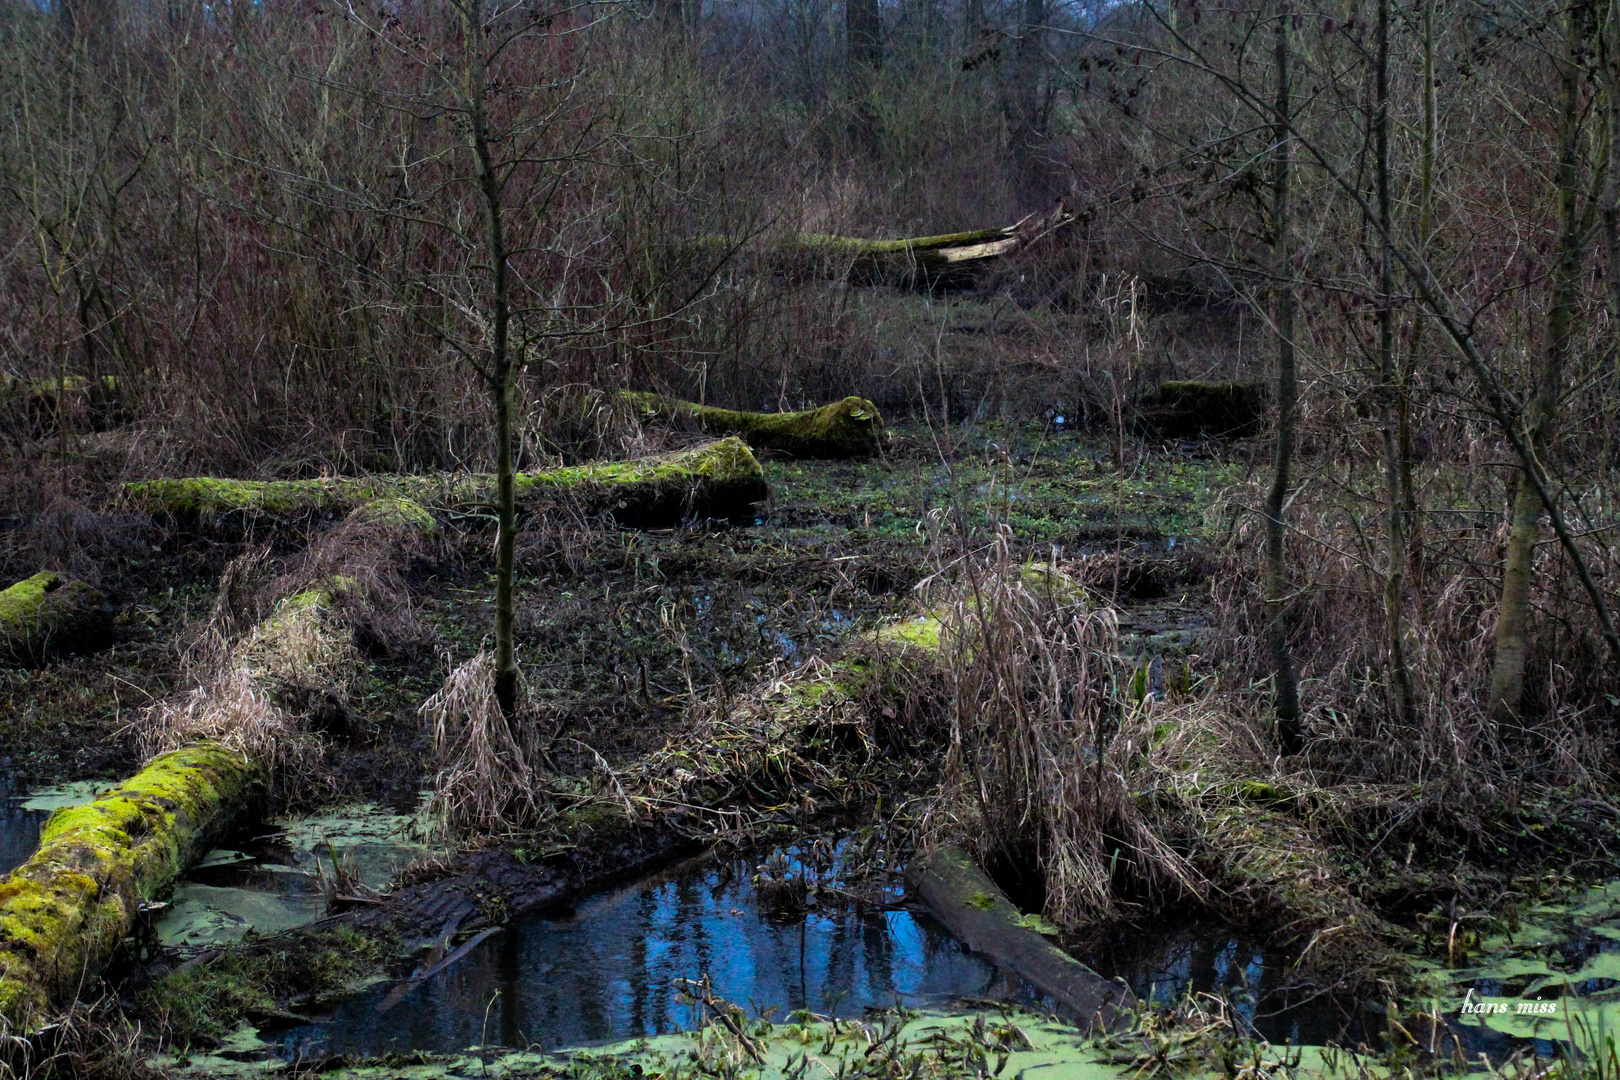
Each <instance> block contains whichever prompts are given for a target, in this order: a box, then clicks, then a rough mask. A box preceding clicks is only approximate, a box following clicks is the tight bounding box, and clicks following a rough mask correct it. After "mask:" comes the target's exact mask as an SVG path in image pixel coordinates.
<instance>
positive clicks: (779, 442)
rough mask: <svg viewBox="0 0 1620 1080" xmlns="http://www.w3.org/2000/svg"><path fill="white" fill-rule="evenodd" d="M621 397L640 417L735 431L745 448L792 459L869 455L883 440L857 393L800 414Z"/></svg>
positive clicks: (879, 421)
mask: <svg viewBox="0 0 1620 1080" xmlns="http://www.w3.org/2000/svg"><path fill="white" fill-rule="evenodd" d="M622 396H623V397H624V399H625V400H626V401H628V402H629V403H630V404H631V405H632V406H634V407H635V409H636V410H637V412H638V413H640V415H641V418H642V420H643V421H647V420H652V419H659V420H673V421H676V422H678V423H682V424H690V425H692V426H693V427H696V428H697V429H699V430H700V431H706V432H708V433H709V434H711V435H738V436H741V437H742V438H743V439H744V440H746V441H747V443H748V445H749V446H752V447H755V448H757V449H765V450H778V451H781V452H782V453H785V454H790V455H792V456H793V457H798V458H857V457H871V456H872V455H873V454H876V453H877V452H878V450H879V448H880V447H881V446H882V443H883V414H882V413H880V412H878V408H877V406H876V405H873V404H872V403H871V402H870V401H867V400H866V399H865V398H862V397H847V398H845V399H844V400H842V401H835V402H833V403H832V404H831V405H823V406H822V407H821V408H819V409H806V410H804V411H803V412H785V413H759V412H742V411H739V410H736V409H717V408H715V407H714V406H712V405H699V404H697V403H695V402H691V401H680V400H678V399H676V398H669V397H664V396H662V395H660V394H646V393H638V392H635V391H629V390H627V391H625V392H624V393H623V395H622Z"/></svg>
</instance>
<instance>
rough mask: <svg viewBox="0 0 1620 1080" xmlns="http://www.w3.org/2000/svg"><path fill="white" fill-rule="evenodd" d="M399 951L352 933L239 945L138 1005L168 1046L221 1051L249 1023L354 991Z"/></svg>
mask: <svg viewBox="0 0 1620 1080" xmlns="http://www.w3.org/2000/svg"><path fill="white" fill-rule="evenodd" d="M392 946H393V943H392V942H391V941H390V940H388V938H387V937H386V936H385V935H379V934H377V933H376V932H374V931H373V932H368V933H361V932H359V931H357V930H355V929H353V928H351V927H347V926H340V927H337V928H336V929H332V930H323V931H317V932H314V933H310V934H306V935H301V936H297V937H294V938H292V939H291V940H290V941H289V942H287V943H286V944H278V945H276V946H275V947H267V946H266V945H264V944H263V943H252V942H249V943H244V944H239V945H232V946H229V947H228V948H226V949H225V950H223V951H222V952H221V953H220V954H219V956H218V957H216V958H215V959H214V960H212V961H210V962H208V963H201V964H196V965H193V966H190V967H183V968H181V969H180V970H177V971H174V972H171V973H170V974H168V975H165V976H163V977H162V978H160V979H158V980H157V981H155V982H154V983H152V984H151V985H150V986H149V987H147V988H146V989H145V990H143V991H141V992H140V993H139V994H138V995H137V996H136V998H135V1005H136V1009H137V1010H138V1011H139V1013H140V1015H141V1016H142V1017H143V1018H144V1019H146V1020H148V1021H150V1022H151V1023H152V1024H153V1025H155V1027H156V1028H157V1030H158V1031H159V1032H160V1034H161V1037H162V1038H163V1040H164V1041H165V1042H167V1043H168V1044H170V1045H172V1046H178V1047H191V1046H196V1047H203V1046H215V1045H218V1044H219V1043H220V1042H222V1041H223V1040H224V1039H225V1038H226V1037H227V1036H228V1035H230V1034H231V1033H232V1032H233V1031H235V1030H236V1028H237V1027H238V1026H239V1025H240V1024H241V1023H242V1021H244V1020H253V1019H257V1018H262V1017H267V1016H275V1015H279V1014H281V1013H283V1012H284V1011H285V1006H286V1005H288V1004H289V1003H292V1002H302V1001H315V1000H319V999H321V998H326V997H330V996H332V995H334V994H337V993H341V992H342V991H344V990H347V989H349V988H350V987H351V986H353V985H354V984H355V983H356V982H358V981H359V980H361V979H364V978H366V977H367V976H369V975H371V974H373V973H374V972H375V971H376V970H377V969H378V967H379V966H380V965H382V964H383V963H384V962H385V961H386V960H387V959H388V957H389V956H390V954H391V952H392Z"/></svg>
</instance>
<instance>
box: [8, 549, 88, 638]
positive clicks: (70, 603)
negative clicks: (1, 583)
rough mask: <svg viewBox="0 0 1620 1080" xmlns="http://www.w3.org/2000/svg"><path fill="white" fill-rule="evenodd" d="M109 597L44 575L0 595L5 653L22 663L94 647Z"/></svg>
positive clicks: (49, 573) (53, 574) (77, 583)
mask: <svg viewBox="0 0 1620 1080" xmlns="http://www.w3.org/2000/svg"><path fill="white" fill-rule="evenodd" d="M102 600H103V597H102V595H101V594H100V593H99V592H97V591H96V590H95V589H92V588H91V587H90V586H88V585H86V584H85V583H84V582H82V581H75V580H73V579H72V578H66V577H63V576H62V575H61V574H58V573H57V572H56V571H54V570H41V571H40V572H39V573H37V574H35V575H34V576H33V577H29V578H24V579H23V580H22V581H19V582H17V583H16V584H15V585H12V586H11V587H10V588H8V589H6V590H4V591H3V592H0V650H3V651H5V652H6V653H8V654H10V655H11V656H13V657H15V658H18V659H25V658H37V657H39V656H40V655H42V654H44V653H45V652H47V651H55V650H59V649H63V648H73V647H76V646H79V645H87V644H92V643H94V640H95V639H96V638H97V637H98V636H99V633H98V632H99V630H100V629H101V626H100V622H101V620H100V619H99V618H98V616H99V606H100V604H101V603H102Z"/></svg>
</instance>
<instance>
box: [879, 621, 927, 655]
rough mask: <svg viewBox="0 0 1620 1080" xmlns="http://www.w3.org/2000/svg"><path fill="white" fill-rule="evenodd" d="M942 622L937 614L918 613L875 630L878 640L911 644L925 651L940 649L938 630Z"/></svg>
mask: <svg viewBox="0 0 1620 1080" xmlns="http://www.w3.org/2000/svg"><path fill="white" fill-rule="evenodd" d="M942 628H943V624H942V623H941V622H940V621H939V616H937V615H919V616H917V617H916V618H912V619H904V620H901V621H900V622H893V623H890V624H888V625H887V626H885V627H883V629H881V630H879V631H878V632H877V639H878V641H879V642H887V643H892V644H898V645H905V646H912V647H914V648H918V649H922V650H924V651H925V652H931V653H937V652H939V650H940V636H939V635H940V631H941V629H942Z"/></svg>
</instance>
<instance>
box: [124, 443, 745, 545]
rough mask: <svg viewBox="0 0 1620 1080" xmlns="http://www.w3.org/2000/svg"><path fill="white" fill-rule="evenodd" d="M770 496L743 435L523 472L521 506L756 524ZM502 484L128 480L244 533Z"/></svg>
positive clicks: (441, 499)
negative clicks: (262, 525)
mask: <svg viewBox="0 0 1620 1080" xmlns="http://www.w3.org/2000/svg"><path fill="white" fill-rule="evenodd" d="M769 494H770V489H769V487H768V486H767V485H766V483H765V474H764V471H763V470H762V469H760V467H759V462H758V461H757V460H755V458H754V455H753V454H752V453H751V452H750V451H749V449H748V447H747V446H746V445H745V444H744V443H743V442H742V441H741V440H740V439H736V438H727V439H721V440H719V441H718V442H713V443H709V444H707V445H705V446H699V447H694V448H692V449H690V450H682V451H679V452H677V453H673V454H658V455H655V456H653V457H645V458H637V459H635V460H633V461H599V462H592V463H590V464H588V465H573V466H569V467H567V468H562V469H550V470H547V471H544V472H533V473H519V474H518V476H517V499H518V503H519V504H520V505H527V506H533V505H536V504H541V503H546V502H557V501H561V500H572V501H573V502H574V503H575V504H576V505H578V506H579V507H580V508H581V509H582V510H583V511H584V512H585V513H587V514H592V515H595V514H604V513H605V514H609V515H611V516H612V517H613V518H614V519H615V520H616V521H618V522H619V523H620V524H621V525H626V526H630V527H643V528H656V527H660V526H669V525H678V524H680V523H681V522H682V521H686V520H691V519H694V518H730V519H732V520H742V521H746V520H750V519H751V518H752V515H753V508H754V505H755V504H756V503H759V502H762V501H763V500H764V499H765V498H766V497H767V496H768V495H769ZM495 495H496V492H495V478H494V477H493V476H489V475H481V474H465V473H464V474H454V473H442V474H436V475H428V476H405V475H379V476H372V477H365V478H354V479H351V478H344V477H330V478H322V479H317V480H224V479H217V478H214V477H206V476H199V477H189V478H184V479H162V480H142V481H138V482H135V483H131V484H125V485H124V487H123V489H122V496H121V497H122V499H123V501H124V503H125V504H126V505H128V506H130V507H132V508H135V509H139V510H144V511H146V512H148V513H151V514H155V515H160V516H163V517H167V518H169V519H171V520H173V521H176V522H180V523H182V524H184V525H187V526H203V527H207V528H210V529H224V530H232V529H236V530H240V529H245V528H246V527H248V526H251V525H253V524H255V523H257V522H260V521H268V522H287V521H296V520H302V519H309V518H319V517H330V516H334V515H336V514H339V513H342V512H344V511H346V510H349V509H351V508H353V507H356V506H360V505H363V504H366V503H370V502H373V501H375V500H378V499H383V498H403V499H409V500H411V501H412V502H415V503H417V504H420V505H421V506H422V507H425V508H429V509H434V510H442V511H446V512H450V513H466V512H483V511H488V510H490V509H491V508H492V507H493V506H494V505H495Z"/></svg>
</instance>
